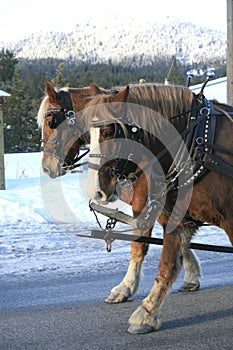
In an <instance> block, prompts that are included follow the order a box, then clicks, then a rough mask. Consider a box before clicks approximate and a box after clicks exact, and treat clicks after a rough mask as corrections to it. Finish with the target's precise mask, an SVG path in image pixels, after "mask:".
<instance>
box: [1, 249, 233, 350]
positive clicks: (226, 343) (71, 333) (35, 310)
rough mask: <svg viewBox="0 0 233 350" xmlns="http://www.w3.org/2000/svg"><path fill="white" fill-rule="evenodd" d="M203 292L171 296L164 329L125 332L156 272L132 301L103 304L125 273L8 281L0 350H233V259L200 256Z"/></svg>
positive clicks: (3, 293) (4, 287)
mask: <svg viewBox="0 0 233 350" xmlns="http://www.w3.org/2000/svg"><path fill="white" fill-rule="evenodd" d="M198 256H199V258H200V260H201V263H202V268H203V274H204V276H205V277H204V278H203V279H202V280H201V289H200V290H199V291H198V292H192V293H185V294H181V293H177V288H178V285H179V284H180V283H181V278H182V276H181V277H180V278H179V279H178V281H177V282H176V283H175V285H174V288H173V292H172V294H171V295H170V296H169V297H168V299H167V302H166V306H165V310H164V314H163V323H162V326H161V329H160V330H159V331H157V332H153V333H149V334H146V335H131V334H129V333H127V328H128V318H129V317H130V315H131V313H132V312H133V311H134V310H135V309H136V308H137V306H138V305H139V304H140V300H142V299H143V298H144V297H145V296H146V295H147V293H148V291H149V289H150V287H151V284H152V283H153V279H154V275H155V272H153V273H151V270H149V269H147V268H145V269H144V277H143V279H142V283H141V287H140V288H139V291H138V293H137V295H136V296H135V297H134V298H133V300H132V301H129V302H127V303H124V304H118V305H108V304H105V303H104V302H103V300H104V298H105V297H106V296H107V295H108V293H109V291H110V290H111V288H112V287H113V286H115V285H116V284H118V283H119V282H120V280H121V278H122V277H123V275H124V272H125V271H123V270H122V272H121V271H117V273H114V269H112V270H110V271H109V272H106V271H103V273H101V272H100V273H99V274H98V275H92V276H88V275H79V274H78V273H77V275H75V276H72V275H62V274H59V275H58V274H56V273H54V274H52V273H50V274H45V275H39V274H38V275H33V276H24V277H21V278H17V277H13V276H8V277H7V278H2V279H1V281H0V282H1V283H0V350H18V349H19V350H29V349H30V350H34V349H36V350H37V349H38V350H60V349H64V350H71V349H77V350H86V349H88V350H94V349H97V350H105V349H113V350H115V349H118V350H119V349H124V350H125V349H129V350H131V349H132V350H134V349H199V350H200V349H210V350H214V349H216V350H219V349H221V350H222V349H229V350H230V349H231V350H232V348H233V347H232V334H233V276H232V267H233V257H232V254H221V253H207V252H199V253H198Z"/></svg>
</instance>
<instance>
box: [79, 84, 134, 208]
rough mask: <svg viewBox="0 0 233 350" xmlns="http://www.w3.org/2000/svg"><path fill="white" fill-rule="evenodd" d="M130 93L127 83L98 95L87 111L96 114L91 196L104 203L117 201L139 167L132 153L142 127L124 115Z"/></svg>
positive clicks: (92, 145) (90, 182) (92, 146)
mask: <svg viewBox="0 0 233 350" xmlns="http://www.w3.org/2000/svg"><path fill="white" fill-rule="evenodd" d="M128 93H129V87H128V86H127V87H126V89H124V90H121V91H120V92H119V93H117V94H116V95H107V96H98V97H97V98H96V99H95V98H94V99H93V100H92V101H91V103H90V104H89V105H88V108H87V109H86V111H85V113H87V114H89V115H91V117H92V120H89V122H90V124H92V128H91V131H90V135H91V144H90V149H91V151H90V161H89V168H88V190H89V196H90V197H91V198H94V199H95V200H97V201H98V202H101V203H106V202H113V201H115V200H116V199H118V198H119V197H121V195H122V192H123V191H124V189H125V188H126V187H127V186H129V184H128V182H127V180H128V179H129V177H130V176H131V175H132V174H134V172H135V170H136V169H137V164H136V163H134V162H133V161H131V159H130V156H131V154H132V152H134V151H135V144H134V143H132V141H136V139H138V138H140V130H139V128H138V127H137V126H135V125H128V124H127V123H126V124H125V122H124V120H123V119H124V118H122V117H123V114H125V110H124V103H125V102H126V100H127V97H128ZM93 116H94V117H93ZM134 153H135V152H134Z"/></svg>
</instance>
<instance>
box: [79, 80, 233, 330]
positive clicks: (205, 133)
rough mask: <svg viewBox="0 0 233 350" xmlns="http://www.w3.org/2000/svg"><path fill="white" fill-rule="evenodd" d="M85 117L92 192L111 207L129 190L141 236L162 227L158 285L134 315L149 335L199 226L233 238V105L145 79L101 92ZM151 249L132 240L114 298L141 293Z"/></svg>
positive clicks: (133, 325) (135, 322) (133, 319)
mask: <svg viewBox="0 0 233 350" xmlns="http://www.w3.org/2000/svg"><path fill="white" fill-rule="evenodd" d="M84 114H85V118H89V119H90V122H92V125H93V126H95V128H93V129H91V130H92V131H91V153H90V162H89V170H88V171H89V172H90V174H89V182H90V183H91V184H94V185H95V186H93V187H92V188H91V189H90V194H91V197H92V198H94V199H95V200H97V201H98V202H99V203H102V204H106V203H108V202H111V201H115V200H116V199H117V198H119V197H120V196H123V197H125V196H127V190H128V188H129V187H130V189H131V190H130V192H133V191H134V192H133V194H132V196H131V199H130V201H131V204H132V208H133V213H134V216H135V217H138V229H139V232H140V234H143V235H147V236H148V235H150V234H151V227H152V226H153V223H154V221H155V220H158V221H159V223H160V224H161V225H162V227H163V235H164V243H163V249H162V253H161V257H160V262H159V268H158V273H157V276H156V278H155V282H154V285H153V286H152V289H151V291H150V293H149V294H148V296H147V297H146V298H145V299H144V300H143V302H142V304H141V306H139V307H138V308H137V310H136V311H135V312H134V313H133V314H132V315H131V317H130V319H129V324H130V327H129V329H128V331H129V332H130V333H133V334H136V333H148V332H151V331H154V330H157V329H158V328H159V327H160V324H161V313H162V306H163V304H164V301H165V297H166V295H167V294H168V292H169V290H170V288H171V286H172V284H173V282H174V281H175V279H176V277H177V275H178V274H179V272H180V269H181V266H182V262H183V263H185V259H186V257H187V254H190V251H189V250H188V247H189V244H190V241H191V239H192V237H193V235H194V234H195V232H196V231H197V229H198V228H199V227H200V226H201V225H203V224H204V223H208V224H210V225H215V226H217V227H219V228H221V229H223V230H224V231H225V232H226V234H227V235H228V237H229V240H230V242H231V243H233V210H232V208H233V186H232V178H233V138H232V133H233V122H232V114H233V107H231V106H228V105H225V104H220V103H218V102H217V101H208V100H207V99H206V98H205V97H204V95H203V92H202V91H201V93H200V94H198V95H195V94H193V93H192V91H191V90H190V89H189V88H186V87H179V86H165V85H155V84H145V85H139V86H133V87H130V88H129V87H126V89H124V90H122V91H120V92H119V93H118V94H117V95H116V96H96V97H95V98H93V100H92V101H91V102H90V103H89V104H88V108H86V109H85V113H84ZM122 145H123V146H122ZM97 174H98V176H97ZM145 190H146V191H145ZM146 251H147V247H146V246H145V245H142V246H141V245H140V243H133V245H132V250H131V260H130V266H129V270H128V272H127V274H126V276H125V278H124V279H123V281H122V282H121V284H120V285H118V286H117V287H115V288H114V289H113V290H112V292H111V294H110V296H109V297H108V298H107V299H106V301H107V302H110V303H114V302H121V301H123V300H125V299H127V298H128V297H129V296H130V295H131V294H132V293H133V292H134V290H135V289H136V285H137V284H138V282H139V271H140V267H141V263H142V261H143V258H144V256H145V254H146ZM191 260H192V259H191ZM187 264H188V263H187ZM195 278H196V276H195Z"/></svg>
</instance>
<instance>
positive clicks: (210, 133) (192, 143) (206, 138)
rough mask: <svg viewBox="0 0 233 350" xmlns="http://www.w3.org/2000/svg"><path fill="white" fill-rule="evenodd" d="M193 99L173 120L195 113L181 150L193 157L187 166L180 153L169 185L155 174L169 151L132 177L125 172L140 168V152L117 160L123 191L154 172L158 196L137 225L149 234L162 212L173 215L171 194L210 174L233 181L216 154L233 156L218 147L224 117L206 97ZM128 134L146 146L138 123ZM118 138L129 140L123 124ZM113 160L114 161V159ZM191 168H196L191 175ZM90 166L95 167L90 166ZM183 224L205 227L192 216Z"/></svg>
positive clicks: (232, 168)
mask: <svg viewBox="0 0 233 350" xmlns="http://www.w3.org/2000/svg"><path fill="white" fill-rule="evenodd" d="M193 96H194V99H193V105H192V108H191V110H190V111H187V112H185V113H181V114H179V115H177V116H174V117H171V118H170V121H172V119H175V118H177V117H179V116H181V115H183V114H186V113H190V112H191V114H190V119H189V120H188V122H187V126H186V128H185V129H184V130H183V132H181V133H180V136H181V138H182V140H183V143H182V144H181V146H180V151H181V148H182V147H184V144H185V146H186V148H187V150H188V153H189V155H190V159H189V160H188V161H187V162H186V161H183V160H182V157H181V158H180V159H179V155H180V153H179V151H178V152H177V157H176V159H174V160H173V162H172V164H171V166H170V168H169V170H168V172H167V174H166V175H165V182H164V176H163V177H161V176H160V175H158V174H157V173H155V172H154V171H153V167H154V166H155V164H156V163H158V162H159V160H160V159H161V158H162V157H163V156H164V155H166V153H168V149H167V148H166V147H165V148H163V149H162V151H161V152H159V154H157V155H156V157H155V158H154V159H153V160H152V161H150V162H148V163H147V164H146V165H145V166H144V167H142V168H141V169H140V170H139V171H137V172H136V173H134V174H133V176H132V174H126V173H125V168H126V165H127V163H128V161H131V162H133V163H135V164H138V160H139V155H138V154H137V152H135V150H134V149H133V146H131V148H130V149H129V150H127V151H126V150H123V157H122V153H120V152H119V150H118V159H116V163H117V165H116V167H115V168H113V169H112V175H115V176H117V184H118V185H119V186H120V187H122V186H124V185H125V183H126V182H128V184H129V183H133V182H134V181H136V180H137V179H138V178H139V177H140V176H141V175H142V174H143V173H145V172H146V171H147V170H149V169H150V170H151V176H152V179H153V181H156V192H155V190H154V192H152V193H151V195H150V196H149V197H148V201H147V205H146V210H145V212H144V213H143V215H142V217H143V218H142V219H139V220H138V224H137V225H138V228H140V229H141V230H145V229H146V227H148V225H150V224H151V222H154V220H155V219H154V218H155V217H156V215H157V214H158V212H159V210H160V209H162V210H164V211H165V212H168V213H169V214H171V212H172V210H171V209H170V208H168V207H166V205H164V203H163V201H164V196H165V195H166V194H167V193H171V192H172V191H177V190H178V189H179V188H182V187H185V186H187V187H188V186H190V185H193V184H196V183H197V182H198V181H200V180H201V179H202V178H203V177H204V176H205V175H206V174H207V173H208V171H210V170H212V171H215V172H218V173H221V174H223V175H225V176H228V177H230V178H232V179H233V166H231V165H229V164H227V163H226V162H225V161H224V160H223V159H222V158H221V157H220V156H218V155H216V154H215V153H214V151H220V152H222V153H225V154H228V155H231V156H233V151H232V150H229V149H226V148H224V147H222V146H218V145H216V144H214V137H215V129H216V117H217V116H222V115H224V114H223V113H222V112H219V111H217V110H215V108H214V105H213V103H212V102H211V101H209V100H207V99H206V98H205V97H204V95H203V94H202V93H200V94H199V95H195V94H193ZM227 114H228V115H229V116H230V117H232V116H233V112H227ZM232 122H233V120H232ZM102 126H103V125H102ZM127 131H128V135H129V136H128V137H129V139H130V140H135V141H137V142H139V144H142V142H143V139H142V132H141V129H140V127H138V126H136V127H135V125H134V123H133V122H132V123H131V125H128V127H127ZM115 137H116V138H125V137H126V136H125V133H124V131H123V130H122V128H121V126H120V124H119V123H117V124H116V133H115ZM119 141H120V140H119ZM178 142H179V140H178V139H174V140H172V141H171V143H170V145H169V147H172V146H176V145H177V143H178ZM120 151H121V152H122V149H120ZM125 152H128V154H127V155H126V154H125ZM91 156H94V157H101V158H105V159H106V160H108V158H109V157H108V155H105V154H95V155H90V157H91ZM114 156H115V155H114ZM110 159H113V156H112V155H111V157H110ZM190 160H191V164H190ZM190 165H191V166H192V171H191V172H190ZM90 166H91V167H92V166H93V164H90ZM190 174H191V175H190ZM181 175H182V179H183V181H182V183H180V182H179V178H180V176H181ZM175 215H176V214H174V211H173V217H174V216H175ZM182 221H183V222H184V223H189V224H193V225H198V226H200V225H203V223H200V222H194V221H193V219H192V218H190V217H189V216H186V217H185V218H184V219H183V220H182Z"/></svg>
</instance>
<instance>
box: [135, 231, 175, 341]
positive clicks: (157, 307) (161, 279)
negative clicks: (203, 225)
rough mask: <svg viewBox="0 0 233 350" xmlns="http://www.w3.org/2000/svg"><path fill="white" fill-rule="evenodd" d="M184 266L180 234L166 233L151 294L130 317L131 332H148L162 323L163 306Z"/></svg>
mask: <svg viewBox="0 0 233 350" xmlns="http://www.w3.org/2000/svg"><path fill="white" fill-rule="evenodd" d="M181 266H182V244H181V240H180V237H179V234H178V235H174V234H172V233H165V234H164V245H163V250H162V254H161V258H160V263H159V270H158V274H157V277H156V279H155V282H154V285H153V287H152V289H151V291H150V293H149V295H148V296H147V297H146V298H145V299H144V301H143V303H142V305H141V306H139V307H138V308H137V310H136V311H135V312H134V313H133V314H132V315H131V317H130V319H129V323H130V327H129V329H128V331H129V332H130V333H133V334H136V333H148V332H152V331H154V330H157V329H158V328H159V327H160V324H161V319H160V317H161V313H162V306H163V303H164V300H165V297H166V295H167V294H168V292H169V290H170V288H171V286H172V284H173V282H174V281H175V279H176V277H177V275H178V273H179V272H180V269H181Z"/></svg>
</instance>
